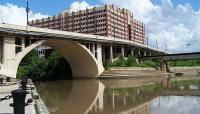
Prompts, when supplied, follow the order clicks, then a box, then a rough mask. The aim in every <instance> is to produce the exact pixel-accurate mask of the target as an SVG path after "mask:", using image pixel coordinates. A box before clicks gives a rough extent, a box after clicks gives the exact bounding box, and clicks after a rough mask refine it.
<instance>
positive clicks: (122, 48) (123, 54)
mask: <svg viewBox="0 0 200 114" xmlns="http://www.w3.org/2000/svg"><path fill="white" fill-rule="evenodd" d="M121 56H122V57H124V56H125V53H124V46H123V45H122V46H121Z"/></svg>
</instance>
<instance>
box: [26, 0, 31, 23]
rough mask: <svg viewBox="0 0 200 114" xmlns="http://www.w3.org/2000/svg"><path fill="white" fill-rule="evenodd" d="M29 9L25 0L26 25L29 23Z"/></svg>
mask: <svg viewBox="0 0 200 114" xmlns="http://www.w3.org/2000/svg"><path fill="white" fill-rule="evenodd" d="M29 11H30V8H29V6H28V0H27V1H26V16H27V17H26V21H27V22H26V24H27V25H29V23H28V13H29Z"/></svg>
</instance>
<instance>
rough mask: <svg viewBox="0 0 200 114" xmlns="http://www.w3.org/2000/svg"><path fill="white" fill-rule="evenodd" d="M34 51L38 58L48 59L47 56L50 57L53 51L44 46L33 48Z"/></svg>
mask: <svg viewBox="0 0 200 114" xmlns="http://www.w3.org/2000/svg"><path fill="white" fill-rule="evenodd" d="M35 50H36V51H37V52H38V56H39V57H40V58H46V57H48V55H50V54H51V52H52V51H53V49H52V48H51V47H48V46H46V45H41V46H38V47H37V48H35Z"/></svg>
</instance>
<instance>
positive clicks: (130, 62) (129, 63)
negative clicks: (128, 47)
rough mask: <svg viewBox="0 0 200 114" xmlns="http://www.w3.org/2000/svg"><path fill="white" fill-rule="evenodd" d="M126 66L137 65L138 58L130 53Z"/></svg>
mask: <svg viewBox="0 0 200 114" xmlns="http://www.w3.org/2000/svg"><path fill="white" fill-rule="evenodd" d="M126 66H128V67H132V66H137V62H136V58H135V57H134V56H133V55H129V56H128V58H127V62H126Z"/></svg>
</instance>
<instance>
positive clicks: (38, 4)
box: [0, 0, 200, 15]
mask: <svg viewBox="0 0 200 114" xmlns="http://www.w3.org/2000/svg"><path fill="white" fill-rule="evenodd" d="M75 1H79V2H81V1H83V0H29V4H30V8H31V10H32V11H33V12H36V13H37V12H40V13H42V14H48V15H54V14H57V13H59V12H61V11H63V10H64V9H66V8H69V7H70V5H71V4H72V3H73V2H75ZM85 1H87V3H89V4H90V5H92V6H94V5H103V4H104V3H103V2H102V0H85ZM151 1H152V2H153V3H154V4H158V5H160V4H161V0H151ZM7 3H12V4H15V5H18V6H19V7H25V6H26V0H0V4H1V5H5V4H7ZM172 3H173V4H174V5H175V6H176V5H178V4H185V3H189V4H190V5H191V6H192V7H193V9H195V10H198V9H199V8H200V0H172Z"/></svg>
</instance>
